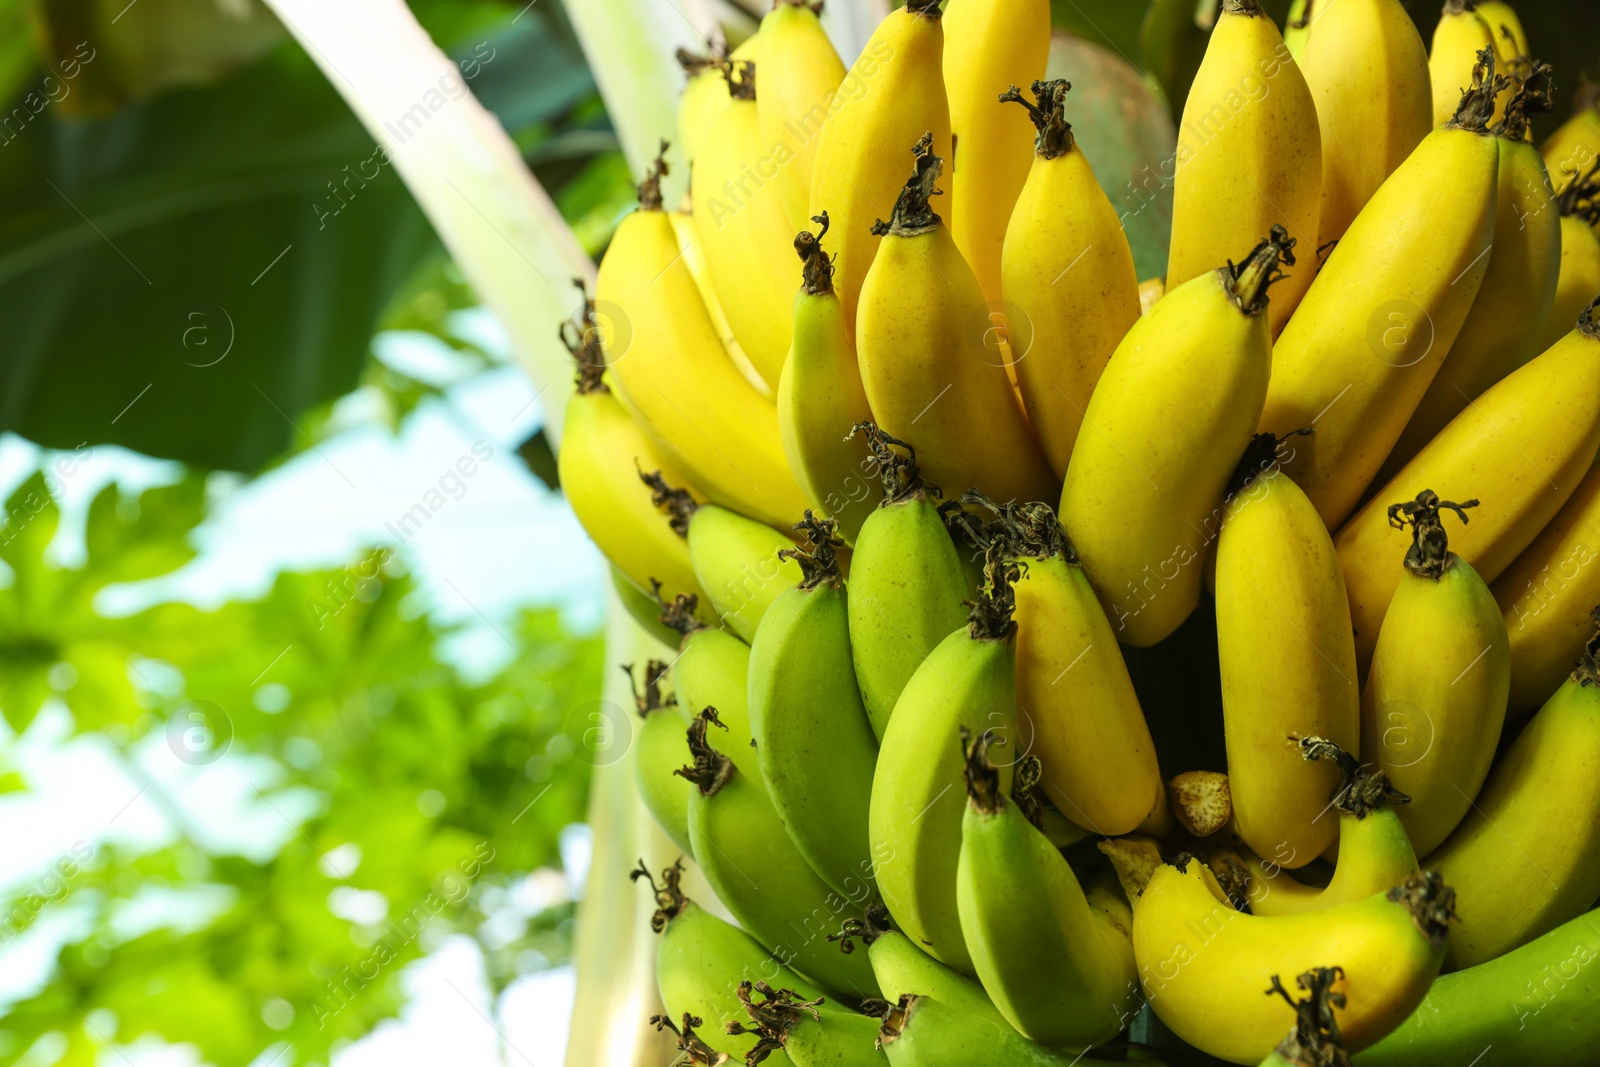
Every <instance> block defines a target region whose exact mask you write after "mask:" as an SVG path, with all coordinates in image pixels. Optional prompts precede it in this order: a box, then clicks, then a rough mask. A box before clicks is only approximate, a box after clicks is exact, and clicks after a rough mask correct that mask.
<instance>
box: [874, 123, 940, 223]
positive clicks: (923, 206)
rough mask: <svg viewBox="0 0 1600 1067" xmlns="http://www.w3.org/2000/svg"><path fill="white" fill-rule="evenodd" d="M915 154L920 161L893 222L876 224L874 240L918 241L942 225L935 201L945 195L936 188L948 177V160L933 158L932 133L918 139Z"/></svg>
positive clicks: (897, 201)
mask: <svg viewBox="0 0 1600 1067" xmlns="http://www.w3.org/2000/svg"><path fill="white" fill-rule="evenodd" d="M911 153H912V155H914V156H915V157H916V165H915V167H914V168H913V170H912V172H911V178H910V180H909V181H907V182H906V184H905V187H904V188H903V189H901V190H900V195H899V196H898V197H896V198H895V202H894V210H893V211H892V212H890V214H889V221H888V222H884V221H883V220H882V219H879V220H878V221H876V222H874V223H873V224H872V234H873V236H874V237H883V236H886V235H893V236H895V237H916V236H917V235H918V234H924V233H930V232H932V231H933V230H934V229H936V228H937V227H938V225H939V221H940V220H939V216H938V215H937V214H935V213H934V210H933V204H932V200H933V198H934V197H936V196H941V195H943V194H942V192H941V190H939V189H937V188H935V184H936V183H937V182H938V180H939V175H941V174H943V173H944V160H942V159H940V158H939V157H938V156H936V155H934V154H933V131H932V130H929V131H928V132H927V133H924V134H923V135H922V136H921V137H919V138H917V143H916V144H915V145H913V146H912V148H911Z"/></svg>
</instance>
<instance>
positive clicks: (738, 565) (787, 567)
mask: <svg viewBox="0 0 1600 1067" xmlns="http://www.w3.org/2000/svg"><path fill="white" fill-rule="evenodd" d="M639 476H640V478H641V479H642V480H643V481H644V483H645V484H646V485H648V486H649V487H650V490H651V497H650V499H651V502H652V503H654V504H655V506H656V507H657V508H659V509H660V510H661V511H662V512H663V513H664V514H665V516H666V521H667V522H668V523H670V524H671V526H672V528H673V529H674V530H676V531H678V532H679V533H680V534H682V535H683V536H684V537H686V538H687V539H688V542H689V562H690V563H692V564H693V565H694V573H695V577H696V578H698V579H699V581H700V587H701V588H703V589H704V590H706V596H707V597H709V598H710V600H711V607H712V609H713V610H714V611H715V612H716V616H717V618H718V619H719V620H720V621H721V623H722V624H723V625H724V626H726V627H727V628H728V629H730V630H732V631H733V632H734V633H736V634H738V635H739V636H740V637H741V638H743V639H744V640H746V641H749V640H750V639H751V638H753V637H754V636H755V633H756V627H757V626H759V625H760V624H761V617H762V616H763V615H765V614H766V613H767V608H769V607H771V606H772V602H773V601H774V600H776V599H777V598H778V594H779V593H782V592H783V591H784V590H785V589H788V588H790V587H791V586H793V585H794V584H795V583H797V582H799V581H800V567H799V565H798V564H796V563H795V562H794V561H793V560H791V559H789V558H787V557H786V556H784V555H783V552H784V550H785V549H792V548H793V547H794V542H793V541H791V540H790V539H789V538H787V537H785V536H783V535H782V534H780V533H779V532H778V531H777V530H774V529H773V528H772V527H770V526H767V525H766V524H764V523H759V522H756V521H755V520H754V519H747V518H745V517H744V516H743V515H740V514H739V513H738V512H734V511H729V510H728V509H727V508H719V507H717V506H716V505H715V504H704V505H702V504H697V503H695V501H694V498H693V497H692V496H690V495H689V493H688V491H687V490H684V489H681V488H677V487H675V486H673V485H671V484H669V483H667V482H666V481H665V480H663V479H662V478H661V477H660V476H659V475H655V474H651V473H648V472H643V471H641V472H640V475H639Z"/></svg>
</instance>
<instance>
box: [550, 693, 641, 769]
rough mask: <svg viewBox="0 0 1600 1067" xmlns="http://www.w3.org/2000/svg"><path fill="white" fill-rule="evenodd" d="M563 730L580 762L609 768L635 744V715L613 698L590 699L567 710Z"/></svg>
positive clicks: (562, 724) (562, 725)
mask: <svg viewBox="0 0 1600 1067" xmlns="http://www.w3.org/2000/svg"><path fill="white" fill-rule="evenodd" d="M561 732H562V733H563V734H565V735H566V736H567V737H569V738H571V739H572V746H573V755H574V756H576V757H577V758H578V760H579V761H580V762H582V763H586V764H588V765H589V766H591V767H609V766H611V765H612V764H613V763H616V762H617V761H618V760H620V759H622V757H624V756H626V755H627V754H628V750H629V749H630V748H632V747H633V716H632V715H631V714H629V713H628V712H627V711H625V710H624V709H623V708H622V707H621V706H620V705H618V704H615V703H613V702H612V701H609V700H586V701H584V702H583V703H581V704H578V705H577V706H575V707H574V708H573V709H572V710H571V711H569V712H567V717H566V718H565V719H563V720H562V723H561Z"/></svg>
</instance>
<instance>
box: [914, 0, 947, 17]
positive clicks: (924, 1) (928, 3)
mask: <svg viewBox="0 0 1600 1067" xmlns="http://www.w3.org/2000/svg"><path fill="white" fill-rule="evenodd" d="M942 2H943V0H906V11H907V12H908V13H909V14H912V15H915V16H917V17H918V18H925V19H937V18H941V17H943V12H942V11H941V10H940V8H939V5H940V3H942Z"/></svg>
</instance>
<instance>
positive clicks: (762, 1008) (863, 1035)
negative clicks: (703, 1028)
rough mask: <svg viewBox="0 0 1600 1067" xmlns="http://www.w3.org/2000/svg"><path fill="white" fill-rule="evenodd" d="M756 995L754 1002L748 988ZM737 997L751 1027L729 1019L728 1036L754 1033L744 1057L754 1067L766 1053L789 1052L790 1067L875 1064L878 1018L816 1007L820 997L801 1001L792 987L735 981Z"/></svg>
mask: <svg viewBox="0 0 1600 1067" xmlns="http://www.w3.org/2000/svg"><path fill="white" fill-rule="evenodd" d="M752 990H754V992H756V993H758V994H760V995H761V998H762V999H761V1000H760V1001H759V1002H758V1001H756V999H755V998H754V997H753V996H751V992H752ZM739 1000H740V1002H741V1003H743V1004H744V1010H745V1014H746V1015H748V1016H750V1019H751V1021H752V1022H753V1023H754V1024H755V1025H754V1026H750V1025H747V1024H745V1023H729V1024H728V1033H730V1034H754V1035H756V1039H757V1040H756V1046H755V1048H753V1049H751V1050H750V1052H749V1054H748V1055H747V1056H746V1057H745V1063H746V1064H749V1065H751V1067H754V1065H755V1064H758V1063H764V1062H765V1061H766V1059H767V1057H768V1056H770V1055H771V1054H772V1053H774V1052H776V1051H778V1050H780V1049H781V1050H782V1051H784V1052H787V1053H788V1054H789V1059H790V1061H791V1062H793V1063H794V1065H795V1067H871V1065H872V1064H879V1065H881V1064H882V1063H883V1062H884V1060H883V1053H882V1052H879V1051H878V1020H877V1019H875V1018H873V1017H872V1016H870V1015H857V1014H855V1013H854V1012H830V1013H829V1014H827V1015H824V1014H823V1013H822V1012H821V1011H819V1010H818V1009H819V1008H820V1007H821V1006H822V1003H823V1002H822V1000H820V999H818V1000H804V999H802V998H801V997H800V996H798V995H797V994H796V993H795V992H794V991H793V990H792V989H774V988H772V986H770V985H768V984H767V983H766V982H754V983H751V982H748V981H747V982H740V983H739Z"/></svg>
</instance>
